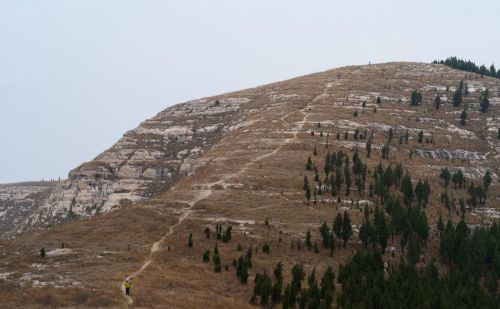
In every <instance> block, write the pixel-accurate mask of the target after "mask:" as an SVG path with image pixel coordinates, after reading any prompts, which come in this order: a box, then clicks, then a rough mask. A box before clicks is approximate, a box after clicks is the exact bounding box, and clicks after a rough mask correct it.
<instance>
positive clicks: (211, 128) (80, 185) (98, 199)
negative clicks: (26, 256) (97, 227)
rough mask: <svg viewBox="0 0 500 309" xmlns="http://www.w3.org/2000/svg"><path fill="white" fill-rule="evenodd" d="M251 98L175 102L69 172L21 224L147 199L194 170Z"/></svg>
mask: <svg viewBox="0 0 500 309" xmlns="http://www.w3.org/2000/svg"><path fill="white" fill-rule="evenodd" d="M249 101H250V99H249V98H246V97H240V96H237V95H235V96H226V97H219V98H217V99H209V100H196V101H191V102H187V103H184V104H179V105H176V106H173V107H171V108H167V109H166V110H164V111H162V112H160V113H159V114H158V115H156V116H155V117H153V118H151V119H149V120H146V121H144V122H143V123H141V124H140V125H139V126H138V127H137V128H135V129H133V130H131V131H129V132H127V133H125V134H124V136H123V137H122V138H121V139H120V140H119V141H118V142H117V143H116V144H115V145H113V146H112V147H111V148H109V149H108V150H106V151H104V152H103V153H102V154H100V155H99V156H97V157H96V158H95V159H94V160H93V161H90V162H86V163H83V164H81V165H80V166H78V167H77V168H75V169H73V170H72V171H70V173H69V176H68V179H67V180H65V181H62V182H61V183H60V184H58V185H57V186H55V188H52V189H51V192H50V194H49V195H48V196H45V197H44V198H43V199H42V200H38V201H36V203H34V205H32V207H31V208H32V209H31V215H29V216H28V217H27V218H25V220H24V222H23V224H21V225H20V226H19V229H20V230H24V229H26V228H29V227H33V226H47V225H51V224H54V223H59V222H62V221H65V220H68V219H72V218H81V217H86V216H90V215H93V214H95V213H97V212H106V211H110V210H111V209H113V208H115V207H119V206H120V205H124V204H128V203H133V202H137V201H140V200H143V199H147V198H151V197H153V196H155V195H156V194H158V193H159V192H161V191H164V190H165V189H167V188H168V187H169V186H171V185H172V184H173V183H174V182H175V181H176V180H177V179H178V178H179V177H181V176H183V175H186V174H189V173H191V172H192V171H193V170H195V169H196V168H197V167H198V166H197V165H196V164H194V162H195V159H196V158H198V157H199V156H200V155H201V154H202V153H203V152H205V151H206V150H207V149H209V148H211V147H212V146H213V145H215V144H216V143H217V142H218V141H219V140H220V139H221V137H222V136H223V135H224V133H225V132H226V131H227V130H228V129H229V128H230V127H231V126H232V125H234V124H235V123H236V122H237V121H238V120H239V118H238V117H237V116H238V111H239V110H240V109H241V108H242V106H244V105H245V104H246V103H248V102H249Z"/></svg>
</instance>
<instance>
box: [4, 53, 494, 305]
mask: <svg viewBox="0 0 500 309" xmlns="http://www.w3.org/2000/svg"><path fill="white" fill-rule="evenodd" d="M461 80H463V82H464V83H465V84H467V86H468V91H469V94H468V95H467V96H464V98H463V102H462V105H461V106H459V107H454V106H453V105H452V104H451V96H452V93H453V92H454V91H455V90H456V88H457V87H458V85H459V83H460V81H461ZM486 88H487V89H488V90H489V93H490V95H489V101H490V104H491V105H490V109H489V110H488V111H487V112H486V113H481V112H480V111H479V101H480V95H481V91H483V90H484V89H486ZM414 90H418V91H420V92H421V93H422V96H423V102H422V104H420V105H418V106H411V105H410V96H411V93H412V92H413V91H414ZM437 94H440V95H441V99H442V105H441V107H440V109H439V110H436V109H435V108H434V98H435V97H436V95H437ZM377 101H378V102H377ZM464 108H466V109H467V115H468V118H467V121H466V123H465V125H461V124H460V115H461V113H462V111H463V109H464ZM499 116H500V80H498V79H493V78H489V77H484V78H481V77H480V76H479V75H477V74H472V73H467V72H462V71H458V70H454V69H450V68H448V67H446V66H444V65H440V64H425V63H406V62H404V63H399V62H398V63H396V62H395V63H385V64H377V65H370V66H368V65H364V66H349V67H344V68H339V69H334V70H330V71H325V72H321V73H317V74H312V75H308V76H303V77H299V78H295V79H291V80H288V81H283V82H279V83H274V84H270V85H266V86H261V87H257V88H253V89H248V90H244V91H240V92H236V93H230V94H225V95H221V96H217V97H212V98H205V99H202V100H196V101H191V102H187V103H183V104H179V105H176V106H173V107H170V108H167V109H166V110H164V111H162V112H160V113H159V114H158V115H157V116H155V117H153V118H152V119H150V120H147V121H144V122H143V123H141V124H140V125H139V126H138V127H137V128H136V129H134V130H131V131H129V132H127V133H125V134H124V136H123V138H122V139H121V140H120V141H118V142H117V143H116V144H115V145H114V146H113V147H111V148H110V149H108V150H106V151H105V152H103V153H102V154H100V155H99V156H98V157H97V158H95V159H94V160H93V161H90V162H87V163H84V164H82V165H81V166H79V167H77V168H75V169H74V170H72V171H71V172H70V174H69V177H68V180H65V181H62V182H60V183H54V184H50V185H48V186H37V185H33V186H29V187H28V186H23V185H21V184H19V185H16V186H13V185H11V186H1V187H0V200H1V201H2V202H1V204H0V207H1V208H0V214H3V216H0V220H1V221H0V223H1V225H0V228H1V230H0V232H2V231H3V232H4V237H3V239H2V240H1V241H0V250H1V252H2V256H0V288H1V291H0V299H2V300H3V301H4V303H5V304H6V305H7V306H12V307H16V306H34V307H37V306H39V305H42V306H75V305H76V306H81V307H99V306H102V307H127V306H129V307H155V306H156V307H168V308H193V307H200V308H201V307H204V308H212V307H213V308H216V307H220V306H229V307H231V308H233V307H238V308H245V307H254V306H253V305H250V303H249V299H250V296H251V294H252V290H253V277H251V279H250V280H249V283H248V284H247V285H242V284H239V283H238V280H237V278H236V277H235V275H234V271H233V268H232V266H231V265H232V264H231V263H232V261H233V259H237V258H238V256H239V255H240V254H241V253H240V252H238V251H237V250H236V245H237V244H238V243H239V244H241V245H242V247H243V248H244V250H247V249H248V248H249V247H251V246H252V247H255V248H260V247H262V246H263V244H268V245H270V247H271V252H270V254H265V253H262V251H260V252H259V251H257V252H255V254H254V257H253V264H254V267H253V268H252V269H251V270H250V274H251V276H253V275H255V274H256V273H257V272H260V271H263V270H267V271H268V272H272V268H273V267H274V265H275V264H276V263H277V262H278V261H281V262H283V264H284V265H285V270H286V273H287V274H288V273H289V270H290V268H291V266H292V265H293V264H294V263H299V262H300V263H303V264H304V265H305V267H306V268H307V269H308V270H311V269H312V268H314V267H317V268H318V269H325V268H326V266H327V265H333V266H334V268H335V269H338V265H339V264H340V263H343V262H344V261H346V259H347V258H348V257H349V256H351V255H352V254H353V252H355V251H356V250H357V249H359V248H360V246H361V245H360V241H359V236H358V234H357V233H358V232H359V227H360V225H361V223H362V222H363V213H362V209H361V208H362V207H364V205H368V206H370V207H373V206H374V205H376V204H377V205H378V199H377V198H376V197H373V196H368V190H366V191H367V192H366V194H365V192H364V191H363V193H362V194H356V189H355V188H354V185H353V187H352V188H351V191H352V193H351V194H349V196H347V194H345V193H344V191H345V190H344V189H343V190H342V193H341V194H340V195H339V196H338V197H332V196H331V195H330V194H323V195H318V196H317V197H316V199H317V202H313V199H311V201H310V202H309V201H308V200H307V199H306V197H305V195H304V191H303V182H304V176H307V177H308V178H309V180H310V181H311V182H312V181H313V180H312V179H313V178H314V173H312V172H310V171H308V170H306V169H305V168H304V164H305V163H306V161H307V158H308V157H310V156H312V157H313V161H314V164H315V166H317V167H318V169H319V170H320V172H321V170H322V168H323V165H324V160H323V159H324V158H325V155H326V154H327V153H328V152H333V151H339V150H342V151H343V152H345V153H348V154H349V156H351V155H352V154H353V153H354V152H355V151H356V149H358V151H359V152H360V153H361V155H362V157H363V160H364V161H365V162H366V163H367V166H368V169H369V175H370V172H371V171H374V170H375V168H376V165H377V164H378V163H380V162H381V163H382V164H384V166H387V165H389V164H393V165H396V164H397V163H401V164H402V165H403V167H404V168H405V169H406V170H408V171H409V173H410V174H411V176H412V179H413V180H414V181H417V180H420V179H421V180H424V179H425V180H427V181H428V182H429V183H430V186H431V195H430V197H429V204H428V206H427V207H426V209H425V213H426V216H427V218H428V221H429V226H430V233H431V235H430V237H429V239H430V241H428V242H427V245H426V246H427V247H426V250H425V253H424V254H423V255H422V263H423V262H424V261H425V260H430V259H432V258H438V251H439V250H438V248H439V244H438V241H437V240H438V238H439V235H438V232H437V229H436V222H437V218H438V215H440V214H442V215H443V216H445V217H446V218H449V219H450V220H451V221H452V222H455V223H456V222H458V221H459V220H460V214H459V211H458V209H453V211H450V212H449V213H448V210H446V209H445V208H444V206H442V203H441V201H442V197H440V195H441V194H442V193H443V192H444V191H445V190H448V191H450V194H451V195H452V198H456V199H458V198H460V197H463V198H466V197H467V192H466V191H465V190H454V191H452V189H450V188H447V189H445V188H444V186H443V181H442V180H441V179H440V177H439V175H440V171H441V170H442V169H443V168H448V169H449V170H450V172H451V173H455V172H456V171H459V170H460V171H462V173H463V174H464V175H465V177H466V179H467V181H469V182H470V183H476V184H479V183H482V178H483V177H484V175H485V173H486V171H490V173H491V175H492V179H493V180H492V184H491V187H490V188H489V191H488V197H487V199H486V202H485V204H484V205H482V206H481V207H478V208H476V209H474V210H473V209H470V208H469V210H468V211H467V213H466V215H465V220H466V222H467V224H469V226H471V227H472V228H473V227H477V226H487V225H489V224H491V223H492V222H494V220H495V219H496V218H498V216H499V210H500V207H499V206H498V204H499V201H500V194H499V193H500V186H499V185H498V181H497V180H498V175H499V172H500V171H499V167H500V164H499V160H500V139H498V128H499V127H500V120H499V119H498V117H499ZM389 131H391V132H392V133H391V134H392V135H393V137H392V142H389V143H388V142H387V136H388V134H389ZM420 131H422V134H423V139H422V141H421V142H418V141H417V139H418V135H419V133H420ZM346 134H347V138H345V137H344V136H345V135H346ZM358 134H361V135H363V136H364V138H357V137H356V138H354V136H357V135H358ZM406 134H408V135H407V136H408V138H407V141H404V139H405V136H406ZM368 135H370V136H372V138H371V142H372V149H373V150H372V155H371V156H370V157H369V158H367V156H366V154H365V146H366V143H367V139H366V136H368ZM385 145H387V147H388V148H389V150H390V151H389V154H388V157H387V158H385V159H384V158H382V154H381V152H382V151H381V150H382V148H383V147H386V146H385ZM313 151H314V153H316V155H313ZM321 177H323V176H321ZM314 188H315V192H316V189H321V185H316V184H315V186H314ZM23 192H24V193H23ZM360 205H361V206H360ZM344 211H347V212H348V213H349V215H350V217H351V222H352V225H353V228H354V235H353V237H352V239H351V240H350V242H349V245H348V246H346V248H343V249H339V250H337V251H336V253H335V255H334V257H333V258H332V257H330V255H329V252H327V251H328V250H320V252H319V253H314V252H313V251H311V250H309V251H308V250H305V249H303V250H302V251H297V248H296V245H295V243H296V242H297V241H301V240H303V239H304V237H305V234H306V232H307V231H308V229H310V230H311V231H312V235H313V238H315V239H319V235H318V228H319V227H320V226H321V224H322V223H323V222H324V221H326V222H328V223H331V222H332V220H333V218H335V216H336V215H337V214H338V213H343V212H344ZM5 214H7V215H5ZM75 219H80V220H75ZM65 221H71V222H67V223H62V224H57V223H61V222H65ZM216 223H222V224H223V226H224V229H226V228H227V227H228V226H231V227H232V229H233V237H232V240H231V241H230V242H229V243H222V242H220V241H219V242H218V250H219V251H220V256H221V257H222V264H223V265H228V267H227V268H228V269H229V270H227V271H226V270H223V271H222V272H221V273H214V271H213V266H212V264H210V265H207V264H206V263H203V262H202V255H203V253H204V252H205V250H207V249H210V250H212V249H213V248H214V246H215V244H216V243H217V240H216V239H214V238H215V237H211V238H206V236H205V235H204V230H205V228H206V227H209V228H210V229H211V231H214V230H215V224H216ZM48 226H50V228H47V227H48ZM41 227H44V229H42V230H40V228H41ZM19 231H26V232H24V233H22V234H21V235H18V236H17V237H11V236H13V235H17V234H16V233H18V232H19ZM190 234H192V238H193V243H194V246H193V247H192V248H191V247H188V246H187V245H186V244H187V241H188V236H189V235H190ZM10 238H13V239H10ZM42 247H43V248H44V250H46V252H47V253H46V257H44V258H40V254H39V251H40V250H41V248H42ZM323 251H324V252H323ZM388 252H390V253H387V254H385V255H384V260H385V261H386V262H388V263H391V261H397V260H399V259H400V258H401V256H402V255H403V252H402V248H401V246H400V243H399V241H396V240H391V242H390V244H389V251H388ZM287 276H288V275H287ZM125 278H132V282H133V288H132V291H133V293H132V295H131V296H126V295H124V294H123V291H122V283H123V280H124V279H125ZM287 278H288V277H287Z"/></svg>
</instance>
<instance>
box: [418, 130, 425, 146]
mask: <svg viewBox="0 0 500 309" xmlns="http://www.w3.org/2000/svg"><path fill="white" fill-rule="evenodd" d="M423 139H424V131H422V130H420V132H418V143H419V144H422V141H423Z"/></svg>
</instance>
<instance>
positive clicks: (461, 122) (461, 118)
mask: <svg viewBox="0 0 500 309" xmlns="http://www.w3.org/2000/svg"><path fill="white" fill-rule="evenodd" d="M466 120H467V112H466V111H465V109H464V110H463V111H462V113H461V114H460V124H461V125H463V126H465V121H466Z"/></svg>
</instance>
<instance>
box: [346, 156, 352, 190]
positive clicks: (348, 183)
mask: <svg viewBox="0 0 500 309" xmlns="http://www.w3.org/2000/svg"><path fill="white" fill-rule="evenodd" d="M344 179H345V186H346V189H345V190H346V191H345V195H346V196H347V195H349V192H350V191H351V185H352V178H351V171H350V170H349V165H347V164H346V165H345V168H344Z"/></svg>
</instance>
